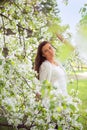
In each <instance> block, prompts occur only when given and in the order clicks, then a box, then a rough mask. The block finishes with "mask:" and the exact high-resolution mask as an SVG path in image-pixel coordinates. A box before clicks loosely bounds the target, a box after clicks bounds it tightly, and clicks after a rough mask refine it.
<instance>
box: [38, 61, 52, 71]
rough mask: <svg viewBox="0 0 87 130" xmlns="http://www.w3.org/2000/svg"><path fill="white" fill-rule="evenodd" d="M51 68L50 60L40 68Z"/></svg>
mask: <svg viewBox="0 0 87 130" xmlns="http://www.w3.org/2000/svg"><path fill="white" fill-rule="evenodd" d="M49 67H50V63H49V61H48V60H45V61H44V62H43V63H42V64H41V66H40V68H45V69H46V68H49Z"/></svg>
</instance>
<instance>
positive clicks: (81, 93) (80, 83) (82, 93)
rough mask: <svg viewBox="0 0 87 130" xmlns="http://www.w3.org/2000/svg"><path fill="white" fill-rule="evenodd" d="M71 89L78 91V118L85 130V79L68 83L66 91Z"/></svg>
mask: <svg viewBox="0 0 87 130" xmlns="http://www.w3.org/2000/svg"><path fill="white" fill-rule="evenodd" d="M77 83H78V84H77ZM71 89H75V90H76V91H77V90H78V91H79V94H78V97H79V98H80V99H81V101H82V105H81V106H80V112H81V115H82V117H81V118H80V121H81V122H82V124H83V130H87V114H86V113H85V112H84V111H85V110H87V80H86V79H85V80H78V82H77V81H76V80H75V81H74V82H71V83H69V85H68V91H69V92H70V90H71Z"/></svg>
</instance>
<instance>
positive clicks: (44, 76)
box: [39, 61, 51, 82]
mask: <svg viewBox="0 0 87 130" xmlns="http://www.w3.org/2000/svg"><path fill="white" fill-rule="evenodd" d="M39 79H40V81H41V82H43V81H44V80H48V81H49V82H50V80H51V66H50V63H49V62H48V61H45V62H43V63H42V65H41V66H40V70H39Z"/></svg>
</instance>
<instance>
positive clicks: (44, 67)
mask: <svg viewBox="0 0 87 130" xmlns="http://www.w3.org/2000/svg"><path fill="white" fill-rule="evenodd" d="M58 38H59V39H60V40H61V41H63V42H64V39H63V38H62V37H61V36H60V35H58ZM35 70H36V71H37V73H38V78H39V80H40V81H41V82H43V81H44V80H48V81H49V82H50V83H51V84H52V85H53V87H54V88H55V89H56V92H57V93H61V94H63V95H67V88H66V86H67V81H66V73H65V70H64V68H63V67H62V65H61V64H60V63H59V62H57V61H56V60H55V50H54V48H53V47H52V45H51V44H50V43H49V42H48V41H43V42H42V43H41V44H40V45H39V46H38V50H37V55H36V59H35Z"/></svg>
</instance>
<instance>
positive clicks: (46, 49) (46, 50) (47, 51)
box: [42, 43, 55, 60]
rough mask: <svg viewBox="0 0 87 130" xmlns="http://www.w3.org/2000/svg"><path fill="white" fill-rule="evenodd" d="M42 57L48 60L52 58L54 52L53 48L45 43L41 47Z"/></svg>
mask: <svg viewBox="0 0 87 130" xmlns="http://www.w3.org/2000/svg"><path fill="white" fill-rule="evenodd" d="M42 55H43V56H44V57H45V58H46V59H47V60H50V59H52V58H53V57H54V55H55V51H54V48H53V47H52V46H51V44H50V43H47V44H46V45H44V46H43V47H42Z"/></svg>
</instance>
